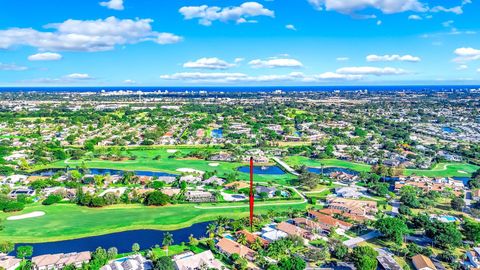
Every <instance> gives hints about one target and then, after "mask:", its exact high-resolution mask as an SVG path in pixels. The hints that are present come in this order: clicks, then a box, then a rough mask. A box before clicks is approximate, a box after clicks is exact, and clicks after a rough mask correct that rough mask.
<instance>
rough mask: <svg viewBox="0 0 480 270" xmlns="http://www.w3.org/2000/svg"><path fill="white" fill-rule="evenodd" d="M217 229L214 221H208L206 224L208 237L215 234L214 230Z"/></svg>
mask: <svg viewBox="0 0 480 270" xmlns="http://www.w3.org/2000/svg"><path fill="white" fill-rule="evenodd" d="M216 230H217V226H215V224H214V223H210V224H208V226H207V234H208V236H209V238H213V236H215V231H216Z"/></svg>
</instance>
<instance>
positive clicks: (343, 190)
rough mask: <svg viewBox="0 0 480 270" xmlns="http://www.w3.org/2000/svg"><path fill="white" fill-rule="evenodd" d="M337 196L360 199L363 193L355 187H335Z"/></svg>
mask: <svg viewBox="0 0 480 270" xmlns="http://www.w3.org/2000/svg"><path fill="white" fill-rule="evenodd" d="M335 194H337V196H339V197H342V198H347V199H358V198H360V197H361V196H362V193H360V192H359V191H358V189H357V188H355V187H340V188H336V189H335Z"/></svg>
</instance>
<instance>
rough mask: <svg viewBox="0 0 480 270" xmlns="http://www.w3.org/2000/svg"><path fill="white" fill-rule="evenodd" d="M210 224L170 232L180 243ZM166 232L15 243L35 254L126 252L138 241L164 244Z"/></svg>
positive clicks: (145, 245) (148, 244)
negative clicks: (109, 249)
mask: <svg viewBox="0 0 480 270" xmlns="http://www.w3.org/2000/svg"><path fill="white" fill-rule="evenodd" d="M99 222H101V221H99ZM208 224H209V222H203V223H197V224H195V225H192V226H191V227H188V228H184V229H180V230H175V231H169V232H170V233H172V234H173V239H174V244H180V243H182V242H188V241H189V240H188V237H189V236H190V234H193V236H194V237H196V238H200V237H204V236H206V230H207V225H208ZM164 232H166V231H160V230H133V231H125V232H119V233H112V234H106V235H100V236H92V237H85V238H79V239H74V240H66V241H57V242H47V243H38V244H29V243H21V244H16V245H15V251H16V250H17V247H18V246H25V245H30V246H33V256H39V255H44V254H55V253H69V252H81V251H95V249H96V248H97V247H103V248H105V249H108V248H110V247H116V248H117V249H118V252H119V253H126V252H131V251H132V245H133V244H134V243H138V244H139V245H140V248H141V249H148V248H150V247H154V246H155V245H157V244H158V245H160V246H162V241H163V233H164ZM15 251H14V252H12V253H11V255H13V256H15V255H16V252H15Z"/></svg>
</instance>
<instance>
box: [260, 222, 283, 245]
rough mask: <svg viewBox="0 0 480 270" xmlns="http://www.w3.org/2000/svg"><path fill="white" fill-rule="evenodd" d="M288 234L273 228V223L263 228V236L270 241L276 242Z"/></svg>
mask: <svg viewBox="0 0 480 270" xmlns="http://www.w3.org/2000/svg"><path fill="white" fill-rule="evenodd" d="M287 236H288V234H287V233H285V232H282V231H280V230H277V229H275V228H273V224H271V225H268V226H265V227H263V228H262V238H263V239H265V240H267V241H268V242H274V241H277V240H279V239H282V238H285V237H287Z"/></svg>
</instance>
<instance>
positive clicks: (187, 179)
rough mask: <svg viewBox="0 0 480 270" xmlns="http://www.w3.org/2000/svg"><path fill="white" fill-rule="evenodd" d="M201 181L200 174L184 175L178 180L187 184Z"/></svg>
mask: <svg viewBox="0 0 480 270" xmlns="http://www.w3.org/2000/svg"><path fill="white" fill-rule="evenodd" d="M200 181H202V178H201V177H200V176H195V175H185V176H182V177H180V182H185V183H189V184H195V183H198V182H200Z"/></svg>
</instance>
